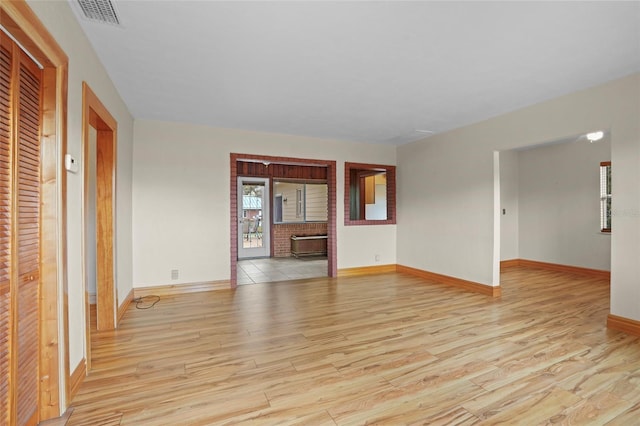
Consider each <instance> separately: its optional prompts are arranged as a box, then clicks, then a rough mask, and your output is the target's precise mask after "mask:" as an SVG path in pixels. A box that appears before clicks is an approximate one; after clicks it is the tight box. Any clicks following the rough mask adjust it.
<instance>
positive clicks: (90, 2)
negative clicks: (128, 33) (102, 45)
mask: <svg viewBox="0 0 640 426" xmlns="http://www.w3.org/2000/svg"><path fill="white" fill-rule="evenodd" d="M78 4H79V5H80V8H81V9H82V13H84V16H85V18H87V19H90V20H92V21H98V22H104V23H105V24H112V25H120V18H118V14H117V12H116V8H115V7H114V5H113V3H111V1H110V0H78Z"/></svg>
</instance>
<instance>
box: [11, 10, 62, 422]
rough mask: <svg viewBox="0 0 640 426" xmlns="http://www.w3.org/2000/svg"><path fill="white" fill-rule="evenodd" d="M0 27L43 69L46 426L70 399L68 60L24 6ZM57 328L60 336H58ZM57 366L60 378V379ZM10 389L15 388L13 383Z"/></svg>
mask: <svg viewBox="0 0 640 426" xmlns="http://www.w3.org/2000/svg"><path fill="white" fill-rule="evenodd" d="M0 21H1V22H2V26H3V27H4V28H6V29H7V30H8V31H9V32H10V33H11V35H12V37H13V38H14V39H15V40H16V41H17V42H18V43H20V44H21V45H22V46H23V47H24V48H25V49H26V50H28V51H29V53H31V55H33V57H34V58H35V59H36V60H37V61H38V62H40V64H41V65H42V66H43V74H42V75H43V77H42V92H43V93H42V124H41V140H40V150H41V157H40V158H41V165H40V175H41V177H40V179H41V180H40V185H41V186H40V190H41V192H40V197H41V199H40V203H41V210H40V211H41V213H40V215H41V216H40V300H39V307H38V309H39V314H38V316H39V334H40V335H39V339H38V340H39V355H38V357H39V360H38V370H39V371H38V376H39V384H38V393H39V398H38V406H39V407H38V420H39V421H44V420H48V419H52V418H54V417H58V416H60V414H61V409H64V408H66V406H67V401H68V399H69V398H68V395H69V337H68V334H69V333H68V330H69V324H68V298H67V293H68V288H67V271H66V267H65V266H66V263H67V247H66V232H67V229H66V222H67V220H66V217H67V214H66V200H67V194H66V191H67V185H66V174H65V172H64V163H63V161H64V160H63V158H64V152H65V150H66V146H67V84H68V83H67V82H68V63H69V59H68V57H67V55H66V54H65V53H64V51H63V50H62V49H61V48H60V46H59V45H58V44H57V42H56V41H55V39H54V38H53V37H52V36H51V34H49V32H48V31H47V29H46V28H45V26H44V25H43V24H42V22H41V21H40V20H39V19H38V17H37V16H36V15H35V13H34V12H33V11H32V10H31V8H30V7H29V6H28V5H27V3H26V2H25V1H24V0H13V1H3V2H0ZM60 328H62V330H63V334H64V335H63V336H59V334H58V330H59V329H60ZM61 345H63V347H62V348H61V347H60V346H61ZM62 349H63V350H62ZM61 365H63V368H64V370H63V371H64V377H60V374H59V373H60V367H61ZM10 386H15V383H11V384H10ZM12 389H13V388H10V392H11V390H12Z"/></svg>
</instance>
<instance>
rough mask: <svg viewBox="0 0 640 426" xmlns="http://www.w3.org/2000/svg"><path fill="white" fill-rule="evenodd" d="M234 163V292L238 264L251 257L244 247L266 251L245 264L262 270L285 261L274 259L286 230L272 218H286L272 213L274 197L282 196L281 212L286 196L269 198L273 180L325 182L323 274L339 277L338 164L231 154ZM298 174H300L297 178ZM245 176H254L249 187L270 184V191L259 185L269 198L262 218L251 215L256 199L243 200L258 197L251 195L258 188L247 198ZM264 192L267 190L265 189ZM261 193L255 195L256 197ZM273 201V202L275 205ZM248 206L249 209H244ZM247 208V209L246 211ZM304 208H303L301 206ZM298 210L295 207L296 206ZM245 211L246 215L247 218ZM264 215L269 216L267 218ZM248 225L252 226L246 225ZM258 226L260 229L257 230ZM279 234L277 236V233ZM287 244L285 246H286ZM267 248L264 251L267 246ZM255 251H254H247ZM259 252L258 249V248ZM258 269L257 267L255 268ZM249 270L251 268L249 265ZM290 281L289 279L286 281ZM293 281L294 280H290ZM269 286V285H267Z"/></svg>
mask: <svg viewBox="0 0 640 426" xmlns="http://www.w3.org/2000/svg"><path fill="white" fill-rule="evenodd" d="M230 160H231V167H230V170H231V176H230V177H231V179H230V180H231V188H230V194H231V212H230V222H231V226H230V228H231V235H230V243H231V244H230V245H231V253H230V254H231V259H230V260H231V262H230V263H231V271H230V284H231V288H235V287H236V286H237V285H238V283H239V282H238V261H239V259H240V260H241V261H243V260H242V259H246V258H247V257H249V256H245V255H244V252H245V247H244V245H245V244H248V245H249V246H250V245H251V244H254V245H256V246H258V245H261V246H262V248H260V249H261V250H263V253H268V254H263V255H262V256H256V257H262V259H250V260H249V259H247V260H246V261H243V262H245V263H246V262H247V261H254V262H255V261H261V262H263V263H265V265H263V267H265V268H271V269H273V268H274V267H275V266H276V264H275V262H278V261H280V262H281V263H283V260H281V259H277V258H274V257H271V256H274V252H275V251H274V250H281V249H277V246H279V245H280V244H279V243H276V242H275V240H278V239H279V238H280V239H282V238H281V237H282V235H280V231H281V229H280V228H282V227H283V226H282V224H281V223H274V221H273V220H272V218H273V217H274V215H275V214H280V215H284V213H283V212H282V211H272V210H273V208H274V206H275V205H276V204H278V203H277V202H276V201H277V200H276V199H275V198H274V197H276V196H278V195H279V196H280V197H281V198H280V206H281V209H282V208H283V207H282V206H284V203H285V202H284V200H283V197H284V196H283V194H282V191H280V192H278V191H275V192H278V193H277V194H270V193H269V194H267V192H266V191H264V190H265V189H268V188H273V187H274V183H275V182H274V176H276V177H277V178H285V179H294V180H295V179H297V180H305V181H307V180H322V181H323V182H324V183H325V187H326V221H325V222H323V223H321V224H318V226H319V227H322V231H321V232H322V234H323V235H324V237H325V241H326V250H325V251H326V260H324V262H325V263H324V270H325V271H326V274H323V276H329V277H335V276H337V263H336V162H335V161H326V160H310V159H301V158H289V157H272V156H264V155H251V154H235V153H232V154H231V155H230ZM297 173H299V174H297ZM243 176H251V177H250V178H246V179H248V180H247V183H248V184H254V185H256V184H259V183H260V181H259V180H258V177H259V178H260V179H262V178H263V179H265V180H266V182H268V185H269V186H268V187H266V186H265V187H262V186H261V185H258V188H260V189H261V190H263V191H264V192H263V194H264V195H265V196H266V198H265V199H266V201H264V200H261V201H260V202H261V203H265V204H264V205H261V207H262V211H261V215H262V216H259V215H258V214H255V212H253V211H252V209H251V207H255V206H254V205H252V204H251V203H252V202H254V201H255V202H257V201H256V199H254V198H247V199H246V201H245V199H244V198H243V197H242V196H243V195H248V196H249V197H257V196H256V195H255V194H252V193H251V190H252V189H253V190H255V189H256V188H250V187H247V189H246V190H247V192H248V193H247V194H244V191H245V189H244V188H243V186H242V185H241V184H240V181H239V177H241V178H242V179H245V178H244V177H243ZM263 188H264V189H263ZM257 192H259V191H256V194H257ZM272 200H273V202H272ZM291 201H292V206H294V203H293V201H295V197H293V198H292V200H291ZM245 203H246V205H245ZM297 204H298V203H297V202H296V203H295V205H297ZM245 206H246V207H247V208H246V209H245V208H244V207H245ZM301 206H302V204H301ZM294 207H295V206H294ZM245 210H246V211H247V213H246V214H245ZM265 215H268V217H267V216H265ZM246 222H249V223H246ZM256 225H258V226H256ZM300 226H301V227H304V228H305V230H307V228H313V227H314V226H316V224H313V223H302V224H300ZM267 229H268V232H269V235H268V241H267V240H265V238H264V234H265V231H266V230H267ZM245 231H246V232H245ZM276 231H278V232H276ZM285 240H286V243H288V242H289V236H287V237H286V238H285ZM286 243H285V244H286ZM265 245H266V246H267V248H268V251H267V248H264V246H265ZM248 248H250V249H253V248H254V247H248ZM255 248H256V249H257V248H258V247H255ZM256 252H257V251H256ZM253 266H256V265H253ZM249 267H251V266H250V265H249ZM283 279H287V278H283ZM288 279H292V278H288ZM265 282H266V281H265Z"/></svg>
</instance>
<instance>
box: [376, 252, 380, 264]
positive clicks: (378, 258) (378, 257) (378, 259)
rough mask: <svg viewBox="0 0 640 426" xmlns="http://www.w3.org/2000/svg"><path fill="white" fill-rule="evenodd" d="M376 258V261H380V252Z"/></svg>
mask: <svg viewBox="0 0 640 426" xmlns="http://www.w3.org/2000/svg"><path fill="white" fill-rule="evenodd" d="M375 259H376V262H380V255H379V254H376V257H375Z"/></svg>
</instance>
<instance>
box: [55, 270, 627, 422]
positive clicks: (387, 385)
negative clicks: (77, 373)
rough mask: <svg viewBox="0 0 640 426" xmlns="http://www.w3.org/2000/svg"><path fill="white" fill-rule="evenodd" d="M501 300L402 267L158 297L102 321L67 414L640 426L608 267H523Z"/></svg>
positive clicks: (113, 418) (117, 418)
mask: <svg viewBox="0 0 640 426" xmlns="http://www.w3.org/2000/svg"><path fill="white" fill-rule="evenodd" d="M502 288H503V295H502V297H501V298H500V299H492V298H490V297H487V296H483V295H479V294H475V293H469V292H464V291H461V290H459V289H456V288H452V287H448V286H445V285H442V284H438V283H436V282H428V281H425V280H423V279H420V278H416V277H412V276H409V275H403V274H395V273H393V274H384V275H377V276H364V277H348V278H339V279H329V278H319V279H311V280H304V281H291V282H282V283H270V284H255V285H251V286H243V287H239V288H238V289H237V290H236V291H230V290H229V291H226V290H223V291H216V292H208V293H195V294H187V295H180V296H174V297H166V298H163V299H162V300H161V301H160V302H159V303H158V304H157V305H156V306H155V307H153V308H152V309H148V310H137V309H136V308H135V307H134V306H133V305H132V306H131V307H130V308H129V310H128V311H127V312H126V313H125V315H124V318H123V320H122V323H121V327H120V328H119V329H118V330H117V331H115V332H102V333H94V335H93V360H92V365H93V369H92V371H91V373H90V375H89V376H88V377H87V378H86V380H85V382H84V383H83V384H82V386H81V388H80V390H79V392H78V395H77V396H76V397H75V399H74V400H73V403H72V406H73V408H74V411H73V414H72V415H71V417H70V419H69V422H68V424H69V425H210V424H216V425H218V424H260V425H262V424H291V425H294V424H300V425H359V424H365V423H367V424H372V423H375V424H391V425H396V424H429V425H474V424H483V425H493V424H518V425H535V424H562V425H569V424H573V425H588V424H592V425H605V424H606V425H625V426H628V425H640V338H638V337H633V336H630V335H626V334H624V333H621V332H616V331H610V330H607V329H606V327H605V324H606V316H607V314H608V312H609V285H608V283H607V282H606V281H603V280H600V279H593V278H585V277H581V276H576V275H570V274H567V273H562V272H550V271H544V270H536V269H529V268H523V267H518V268H512V269H509V270H507V271H506V272H504V273H503V274H502Z"/></svg>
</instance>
